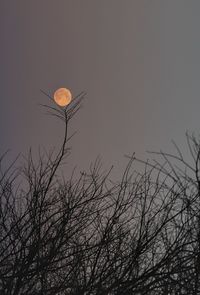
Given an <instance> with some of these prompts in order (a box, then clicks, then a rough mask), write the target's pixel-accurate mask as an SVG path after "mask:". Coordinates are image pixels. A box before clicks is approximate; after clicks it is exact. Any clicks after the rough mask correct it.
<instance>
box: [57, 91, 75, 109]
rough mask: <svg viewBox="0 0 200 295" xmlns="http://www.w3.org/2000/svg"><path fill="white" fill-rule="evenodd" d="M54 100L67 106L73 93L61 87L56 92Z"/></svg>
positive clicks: (62, 105) (60, 104)
mask: <svg viewBox="0 0 200 295" xmlns="http://www.w3.org/2000/svg"><path fill="white" fill-rule="evenodd" d="M54 100H55V102H56V103H57V104H58V105H59V106H61V107H65V106H67V105H68V104H69V103H70V102H71V100H72V94H71V92H70V90H69V89H67V88H59V89H57V90H56V91H55V93H54Z"/></svg>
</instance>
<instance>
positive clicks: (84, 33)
mask: <svg viewBox="0 0 200 295" xmlns="http://www.w3.org/2000/svg"><path fill="white" fill-rule="evenodd" d="M199 11H200V1H197V0H194V1H193V0H190V1H188V0H167V1H165V0H151V1H150V0H146V1H145V0H101V1H99V0H84V1H83V0H29V1H27V0H15V1H13V0H1V1H0V40H1V42H0V43H1V49H0V50H1V55H0V65H1V66H0V76H1V80H0V85H1V99H0V102H1V105H0V136H1V149H2V150H3V149H6V148H11V149H12V151H13V152H14V153H17V152H18V151H26V150H27V149H28V148H29V147H30V146H33V147H34V148H35V150H37V148H38V146H39V145H41V146H46V147H47V148H50V147H53V146H55V145H56V144H57V142H59V140H60V138H61V136H62V124H61V123H60V122H57V121H56V120H55V119H53V118H51V117H48V116H45V115H44V113H43V110H42V109H41V108H40V107H38V104H39V103H46V102H47V100H46V98H45V97H44V95H42V94H41V93H40V89H41V88H42V89H44V90H45V91H47V92H48V93H49V94H52V93H53V92H54V90H55V89H56V88H58V87H67V88H70V89H71V90H72V93H73V94H74V95H76V94H78V93H79V92H81V91H82V90H84V91H86V92H87V99H86V100H85V101H84V107H83V109H82V110H81V111H80V112H79V114H78V115H77V117H76V118H74V120H73V123H72V124H71V131H72V132H73V131H75V130H77V131H78V134H77V135H76V137H75V138H74V139H73V141H72V142H71V145H72V147H73V153H72V157H71V161H72V162H73V165H78V166H79V167H80V168H81V167H84V168H85V167H88V166H89V164H90V162H91V161H93V160H94V159H95V158H96V156H97V155H101V156H102V159H103V163H104V164H105V166H107V167H108V166H109V165H111V164H114V165H116V167H118V165H119V163H124V161H125V159H124V154H130V153H132V152H133V151H135V152H136V154H137V155H138V156H139V157H145V154H144V151H146V150H159V149H160V148H163V149H166V150H168V149H170V141H171V139H174V140H175V141H176V142H177V143H178V144H179V145H182V143H183V142H184V134H185V131H186V130H189V131H191V132H193V131H194V132H196V134H197V135H198V134H199V127H200V116H199V113H200V98H199V88H200V58H199V54H200V31H199V28H200V18H199Z"/></svg>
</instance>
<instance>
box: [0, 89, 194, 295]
mask: <svg viewBox="0 0 200 295" xmlns="http://www.w3.org/2000/svg"><path fill="white" fill-rule="evenodd" d="M83 97H84V94H83V93H81V94H80V95H79V96H78V97H77V98H76V99H75V100H74V101H73V102H72V103H71V104H70V105H69V106H68V107H67V108H63V109H62V108H59V107H57V108H55V107H54V106H53V107H51V106H48V105H44V106H45V107H46V108H47V109H48V111H50V113H51V114H52V115H53V116H56V117H58V118H59V119H60V120H62V121H63V123H64V135H63V143H62V145H61V147H60V150H59V151H58V152H57V153H56V152H54V153H46V152H40V153H39V159H38V160H36V161H34V160H33V155H32V152H31V150H30V152H29V154H28V157H27V159H26V162H25V163H24V164H23V165H22V166H20V167H18V168H17V169H16V168H15V166H16V162H15V161H14V162H13V163H12V164H11V165H10V166H8V168H7V169H3V168H1V171H0V172H1V174H0V294H2V295H8V294H9V295H18V294H20V295H21V294H48V295H50V294H52V295H53V294H59V295H61V294H73V295H75V294H77V295H81V294H82V295H86V294H87V295H88V294H98V295H103V294H115V295H123V294H141V295H144V294H152V295H154V294H155V295H157V294H163V295H164V294H166V295H167V294H200V287H199V275H200V272H199V267H200V213H199V212H200V210H199V209H200V207H199V204H200V194H199V193H200V179H199V157H200V142H198V141H197V140H196V138H195V137H194V136H192V137H190V136H189V135H187V137H186V138H187V142H188V147H189V151H190V154H191V156H192V159H193V164H190V163H187V162H186V161H185V160H184V158H183V155H182V153H181V152H180V150H179V149H178V147H177V146H176V145H175V147H176V150H177V155H170V154H167V153H163V152H160V153H157V155H158V156H162V158H163V159H164V163H163V162H162V160H158V161H154V162H143V164H144V170H143V172H142V173H139V172H135V170H134V169H133V167H134V163H135V162H138V161H139V162H142V161H141V160H138V159H137V158H136V157H135V155H134V154H133V155H132V156H131V157H129V162H128V164H127V167H126V169H125V171H124V172H123V175H122V178H121V181H120V182H118V183H116V182H113V181H111V179H110V177H111V169H110V170H109V171H104V170H103V169H102V167H101V163H100V160H99V159H97V160H96V162H95V163H94V164H92V165H91V167H90V169H89V171H87V172H82V173H80V176H79V177H75V176H74V175H73V173H72V176H71V177H70V178H68V179H63V178H61V177H59V169H60V166H61V165H62V163H63V162H64V159H65V158H66V157H68V155H69V148H68V142H69V140H70V138H71V137H70V136H69V135H68V128H69V127H68V125H69V122H70V121H71V119H72V118H73V117H74V115H75V114H76V112H77V111H78V110H79V108H80V105H81V102H82V99H83ZM5 157H6V155H3V156H2V157H1V159H0V162H1V164H2V163H3V161H4V159H5ZM176 162H177V163H176ZM1 167H2V166H1ZM18 176H20V177H22V179H23V183H22V184H21V185H20V186H18V187H16V185H15V182H16V179H17V177H18Z"/></svg>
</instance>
